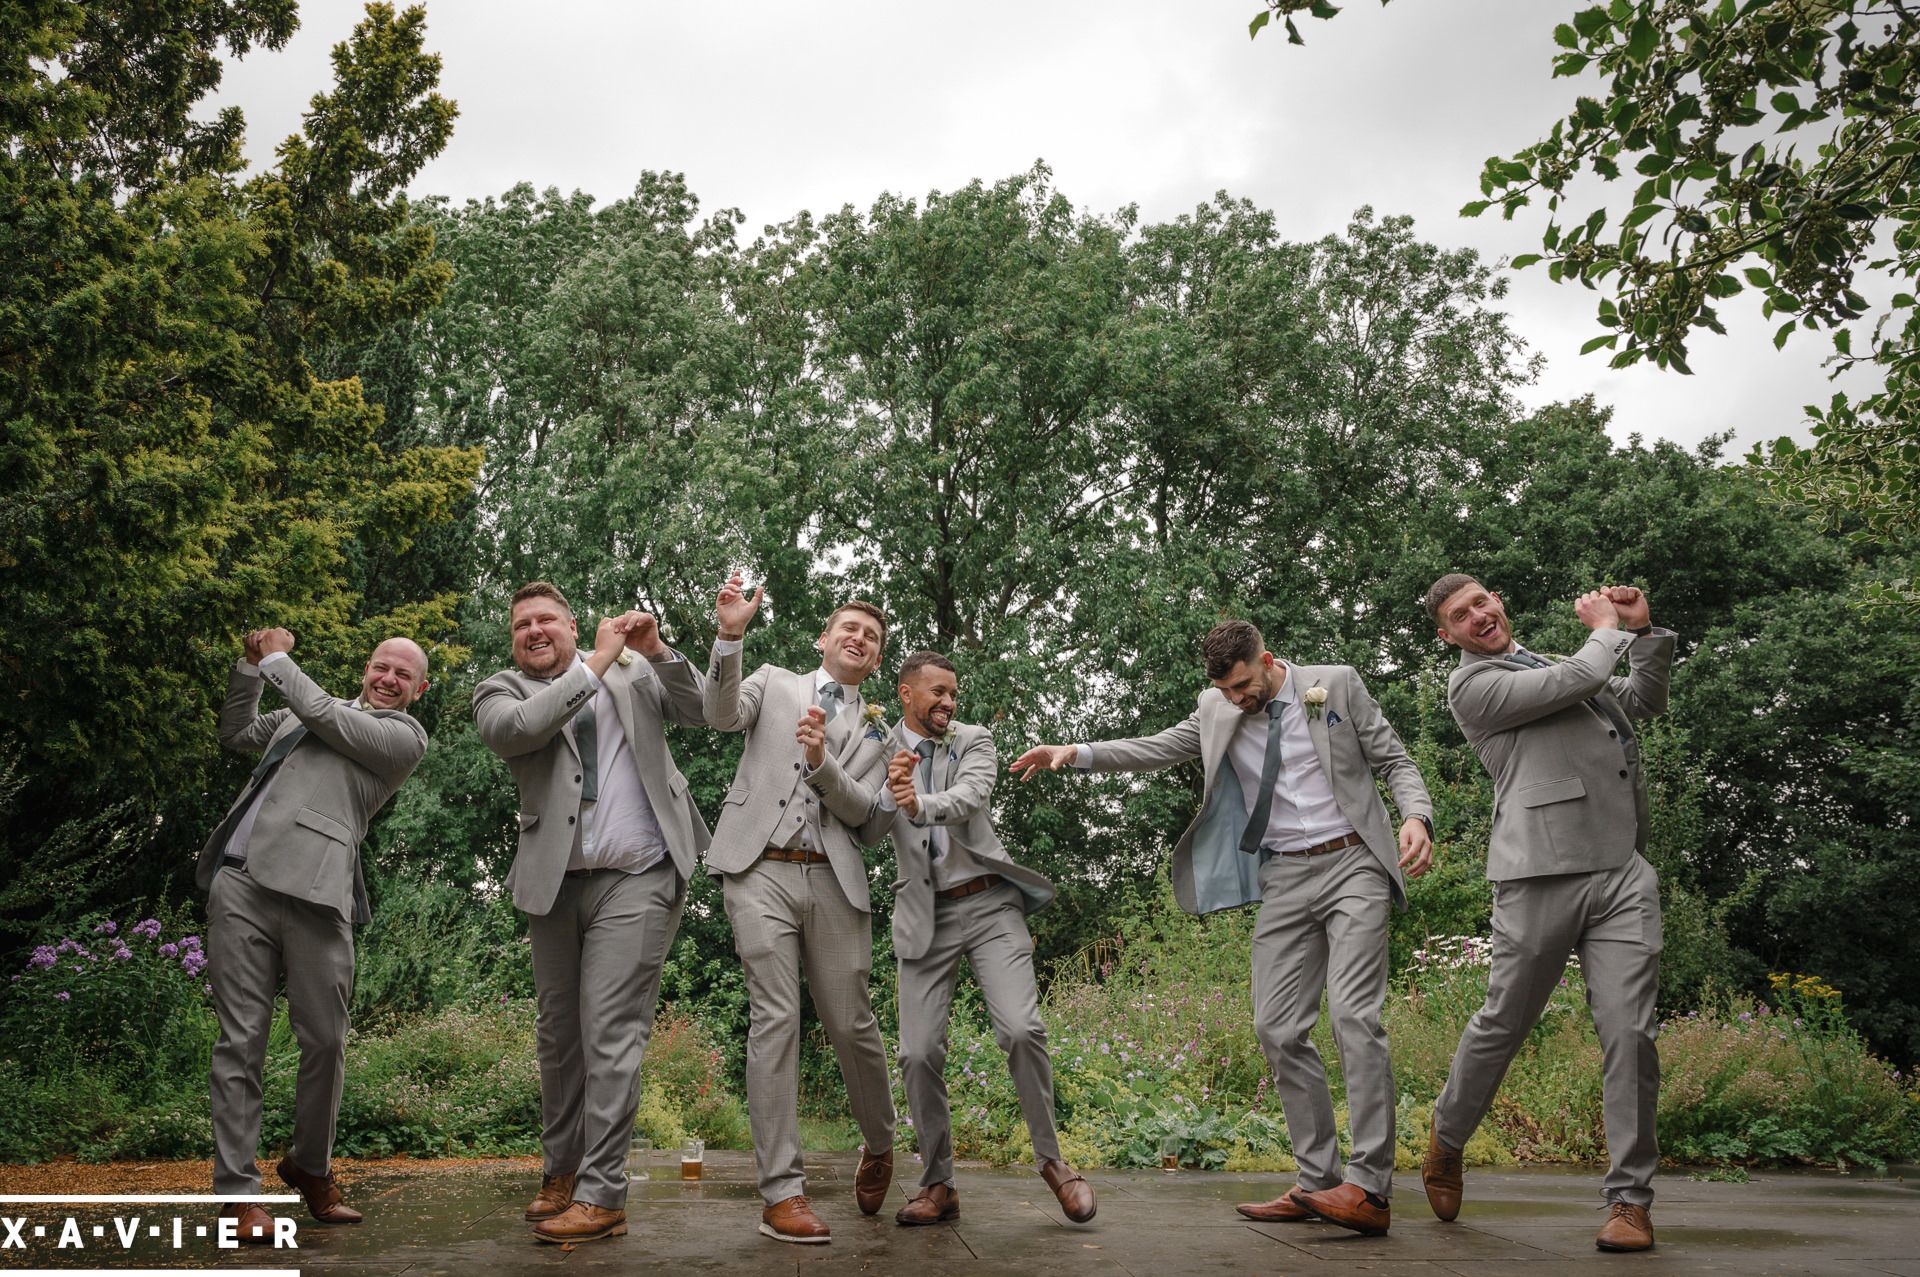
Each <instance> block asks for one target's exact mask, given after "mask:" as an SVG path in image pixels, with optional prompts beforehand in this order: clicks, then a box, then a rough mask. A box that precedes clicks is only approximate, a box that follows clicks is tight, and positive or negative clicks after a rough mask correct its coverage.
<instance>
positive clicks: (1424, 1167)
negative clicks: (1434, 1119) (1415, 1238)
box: [1420, 1125, 1467, 1220]
mask: <svg viewBox="0 0 1920 1277" xmlns="http://www.w3.org/2000/svg"><path fill="white" fill-rule="evenodd" d="M1466 1171H1467V1164H1466V1161H1465V1159H1463V1158H1462V1157H1461V1156H1460V1150H1459V1149H1457V1148H1448V1147H1447V1146H1446V1145H1445V1144H1442V1143H1441V1142H1440V1128H1439V1127H1438V1126H1437V1125H1436V1126H1431V1127H1428V1128H1427V1157H1426V1160H1425V1161H1423V1162H1421V1163H1420V1186H1421V1187H1422V1188H1424V1189H1426V1190H1427V1205H1429V1206H1431V1207H1433V1213H1434V1215H1435V1216H1437V1217H1438V1218H1440V1219H1445V1220H1452V1219H1457V1218H1459V1215H1460V1197H1461V1195H1462V1192H1463V1191H1464V1189H1465V1186H1466Z"/></svg>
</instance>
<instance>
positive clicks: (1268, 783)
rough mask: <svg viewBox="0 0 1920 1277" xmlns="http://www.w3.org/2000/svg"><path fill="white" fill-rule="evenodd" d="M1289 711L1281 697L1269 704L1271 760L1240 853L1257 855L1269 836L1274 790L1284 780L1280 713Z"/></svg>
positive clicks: (1265, 767)
mask: <svg viewBox="0 0 1920 1277" xmlns="http://www.w3.org/2000/svg"><path fill="white" fill-rule="evenodd" d="M1285 708H1286V704H1285V702H1283V701H1281V700H1280V698H1279V697H1277V696H1276V697H1275V698H1274V699H1272V700H1270V701H1268V702H1267V756H1266V758H1265V759H1263V760H1262V761H1261V763H1260V793H1259V795H1258V796H1257V797H1255V798H1254V800H1253V815H1251V816H1249V817H1247V828H1246V832H1244V833H1242V834H1241V835H1240V850H1242V851H1245V852H1256V851H1259V850H1260V842H1261V840H1262V839H1264V838H1265V837H1266V836H1267V817H1269V816H1271V815H1272V814H1273V786H1274V783H1275V782H1276V781H1278V780H1279V779H1280V711H1281V710H1283V709H1285Z"/></svg>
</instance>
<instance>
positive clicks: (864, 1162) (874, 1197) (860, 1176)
mask: <svg viewBox="0 0 1920 1277" xmlns="http://www.w3.org/2000/svg"><path fill="white" fill-rule="evenodd" d="M892 1187H893V1150H892V1149H888V1150H887V1151H886V1152H884V1153H869V1152H867V1149H866V1146H865V1145H864V1144H863V1145H861V1147H860V1169H859V1170H857V1171H855V1172H854V1173H853V1200H854V1201H856V1202H858V1203H859V1204H860V1213H861V1214H862V1215H877V1214H879V1213H880V1208H881V1207H882V1206H885V1205H886V1204H887V1190H888V1189H889V1188H892Z"/></svg>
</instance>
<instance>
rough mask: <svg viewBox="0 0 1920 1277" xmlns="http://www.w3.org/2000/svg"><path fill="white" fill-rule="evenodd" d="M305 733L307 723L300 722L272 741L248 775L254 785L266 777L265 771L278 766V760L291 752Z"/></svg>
mask: <svg viewBox="0 0 1920 1277" xmlns="http://www.w3.org/2000/svg"><path fill="white" fill-rule="evenodd" d="M306 734H307V725H306V724H305V723H302V724H300V726H298V727H296V728H294V729H293V730H292V731H290V732H288V733H287V734H286V735H285V736H282V737H281V738H280V739H279V740H277V741H275V742H273V745H272V746H271V747H270V748H269V749H268V750H267V752H266V753H264V754H262V755H261V756H260V761H259V763H258V764H256V765H255V767H254V769H253V775H252V776H250V777H248V780H249V781H250V782H252V783H253V784H256V785H258V784H262V783H264V782H265V781H266V778H267V773H268V772H270V771H272V770H273V769H274V768H276V767H278V766H279V765H280V760H281V759H283V758H285V757H286V756H287V755H288V754H290V753H292V752H293V747H294V746H295V745H298V744H299V743H300V742H301V740H302V739H303V738H304V737H305V736H306Z"/></svg>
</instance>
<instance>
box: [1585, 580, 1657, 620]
mask: <svg viewBox="0 0 1920 1277" xmlns="http://www.w3.org/2000/svg"><path fill="white" fill-rule="evenodd" d="M1648 612H1649V610H1648V605H1647V596H1646V594H1645V593H1644V592H1643V591H1641V590H1640V589H1638V588H1637V587H1635V586H1631V585H1603V586H1601V587H1600V588H1599V589H1597V590H1588V591H1587V592H1586V593H1585V594H1582V595H1581V596H1580V597H1579V598H1577V599H1575V600H1574V601H1573V614H1574V615H1575V616H1577V617H1579V618H1580V623H1581V624H1583V625H1585V626H1586V627H1587V628H1588V629H1590V630H1642V629H1645V628H1646V627H1647V626H1649V625H1651V624H1653V622H1652V621H1651V620H1649V619H1648Z"/></svg>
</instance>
